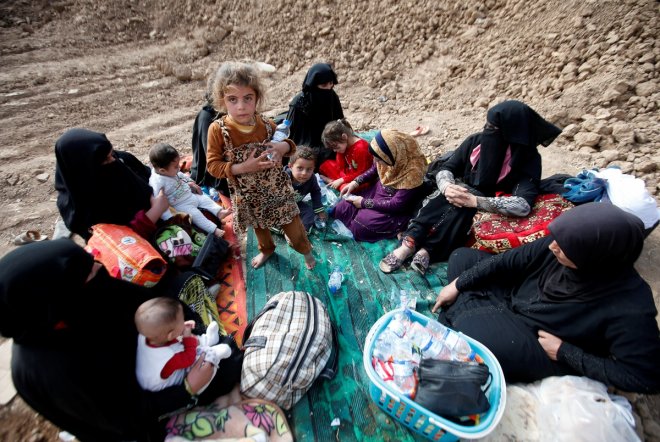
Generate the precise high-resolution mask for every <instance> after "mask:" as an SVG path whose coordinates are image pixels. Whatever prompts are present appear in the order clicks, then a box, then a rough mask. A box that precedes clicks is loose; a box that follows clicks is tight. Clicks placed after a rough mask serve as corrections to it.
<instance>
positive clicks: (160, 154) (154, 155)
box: [149, 143, 180, 168]
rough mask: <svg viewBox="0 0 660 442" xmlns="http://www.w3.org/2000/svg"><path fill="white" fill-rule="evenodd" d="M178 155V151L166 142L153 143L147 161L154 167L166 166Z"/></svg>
mask: <svg viewBox="0 0 660 442" xmlns="http://www.w3.org/2000/svg"><path fill="white" fill-rule="evenodd" d="M179 156H180V155H179V152H178V151H177V150H176V149H175V148H174V147H172V146H170V145H169V144H167V143H158V144H154V145H153V146H151V149H149V161H150V162H151V165H152V166H154V167H155V168H158V167H161V168H166V167H167V166H169V165H170V164H171V163H172V161H174V160H176V159H177V158H179Z"/></svg>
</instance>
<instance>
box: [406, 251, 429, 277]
mask: <svg viewBox="0 0 660 442" xmlns="http://www.w3.org/2000/svg"><path fill="white" fill-rule="evenodd" d="M429 261H430V258H429V255H428V253H424V252H421V251H419V252H417V253H415V256H413V259H412V263H411V264H410V267H412V269H413V270H414V271H416V272H417V273H419V274H420V275H422V276H424V275H425V274H426V270H427V269H428V268H429Z"/></svg>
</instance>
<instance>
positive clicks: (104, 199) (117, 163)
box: [55, 129, 169, 240]
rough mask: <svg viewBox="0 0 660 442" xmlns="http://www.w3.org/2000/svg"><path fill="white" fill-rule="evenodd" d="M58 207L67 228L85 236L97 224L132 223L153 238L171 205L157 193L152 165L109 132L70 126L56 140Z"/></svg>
mask: <svg viewBox="0 0 660 442" xmlns="http://www.w3.org/2000/svg"><path fill="white" fill-rule="evenodd" d="M55 158H56V169H55V189H56V190H57V193H58V194H57V208H58V209H59V211H60V215H61V216H62V219H63V220H64V223H65V224H66V226H67V228H68V229H69V230H70V231H72V232H73V233H77V234H78V235H80V236H81V237H83V238H84V239H85V240H87V239H89V237H90V236H91V232H90V230H89V229H90V227H91V226H93V225H94V224H97V223H111V224H121V225H128V226H130V227H131V228H133V230H135V231H136V232H137V233H139V234H140V235H142V236H144V237H145V238H147V239H149V238H150V236H151V234H152V233H153V232H154V231H155V230H156V222H157V221H158V219H160V216H161V215H162V214H163V212H164V211H165V210H166V209H167V208H168V207H169V203H168V202H167V198H166V197H165V195H159V196H156V197H154V196H153V194H152V190H151V187H149V173H150V171H149V168H148V167H147V166H145V165H144V164H142V163H141V162H140V161H139V160H138V159H137V158H135V157H134V156H133V155H132V154H130V153H128V152H122V151H116V150H114V149H113V147H112V144H110V141H108V138H107V137H106V136H105V134H102V133H99V132H93V131H90V130H87V129H70V130H68V131H66V132H65V133H64V134H63V135H62V136H61V137H60V138H59V139H58V140H57V142H56V143H55Z"/></svg>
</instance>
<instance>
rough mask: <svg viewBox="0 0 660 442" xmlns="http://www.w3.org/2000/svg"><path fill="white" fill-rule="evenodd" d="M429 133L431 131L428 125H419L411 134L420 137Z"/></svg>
mask: <svg viewBox="0 0 660 442" xmlns="http://www.w3.org/2000/svg"><path fill="white" fill-rule="evenodd" d="M427 133H429V127H428V126H417V127H416V128H415V129H414V130H413V131H412V132H410V135H411V136H413V137H419V136H422V135H426V134H427Z"/></svg>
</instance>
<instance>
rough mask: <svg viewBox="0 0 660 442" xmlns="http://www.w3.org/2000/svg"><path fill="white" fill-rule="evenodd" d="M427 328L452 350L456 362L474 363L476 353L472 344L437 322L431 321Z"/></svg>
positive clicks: (452, 356)
mask: <svg viewBox="0 0 660 442" xmlns="http://www.w3.org/2000/svg"><path fill="white" fill-rule="evenodd" d="M426 328H427V329H428V330H429V331H430V332H431V333H432V334H433V335H434V336H435V337H436V338H437V339H439V340H441V341H442V343H443V344H444V345H445V347H447V348H449V349H450V350H451V358H452V360H454V361H464V362H466V361H474V359H475V353H474V351H473V350H472V347H470V344H469V343H468V342H467V341H466V340H465V339H464V338H463V337H462V336H461V335H460V334H459V333H457V332H455V331H454V330H452V329H450V328H447V327H445V326H444V325H442V324H440V323H439V322H437V321H429V322H428V323H427V324H426Z"/></svg>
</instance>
